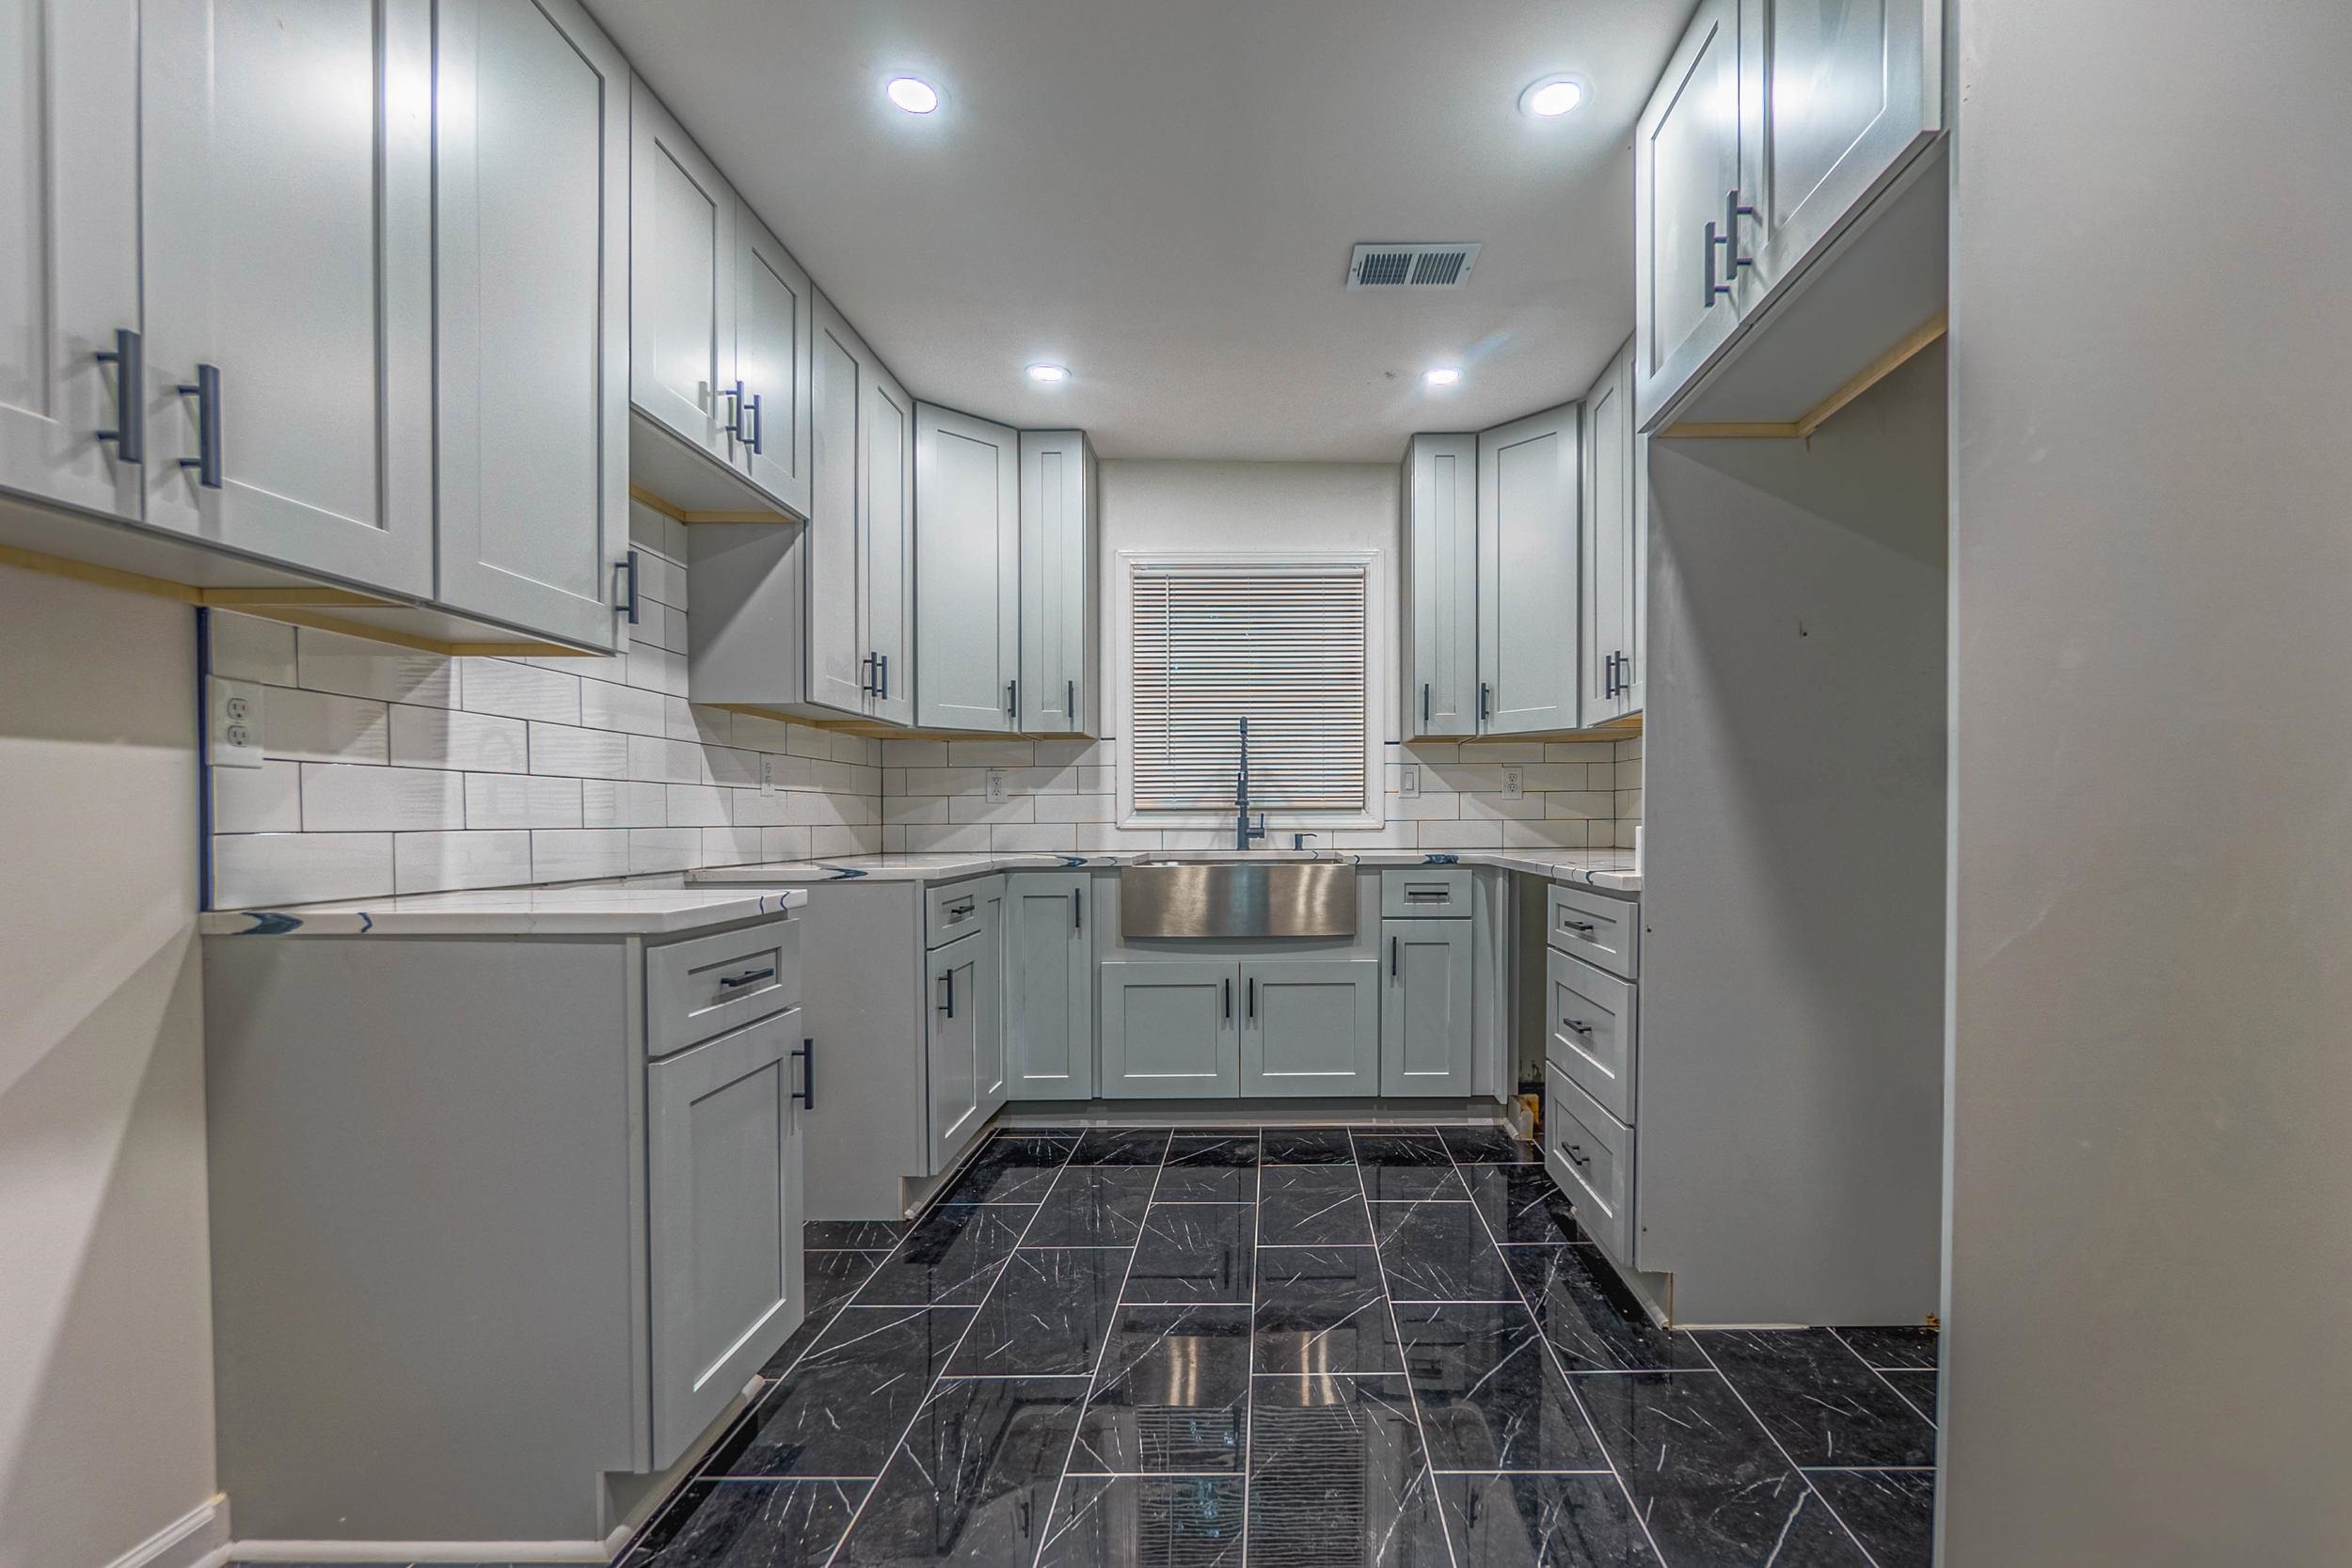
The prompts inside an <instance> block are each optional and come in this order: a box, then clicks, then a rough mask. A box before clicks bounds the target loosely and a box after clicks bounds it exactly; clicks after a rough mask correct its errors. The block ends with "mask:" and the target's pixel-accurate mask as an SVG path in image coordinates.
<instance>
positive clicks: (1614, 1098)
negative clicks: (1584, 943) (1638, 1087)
mask: <svg viewBox="0 0 2352 1568" xmlns="http://www.w3.org/2000/svg"><path fill="white" fill-rule="evenodd" d="M1544 972H1545V976H1546V983H1547V985H1548V987H1549V991H1550V996H1551V1003H1550V1006H1551V1017H1550V1021H1549V1022H1548V1023H1547V1024H1546V1025H1545V1036H1544V1038H1545V1047H1544V1054H1545V1055H1546V1056H1547V1057H1548V1058H1549V1060H1550V1062H1551V1063H1552V1065H1553V1066H1555V1067H1557V1068H1558V1069H1560V1070H1561V1071H1563V1072H1565V1073H1566V1074H1567V1075H1568V1076H1569V1077H1570V1078H1572V1079H1574V1080H1576V1082H1577V1083H1578V1085H1581V1087H1582V1088H1583V1090H1584V1092H1585V1093H1587V1094H1589V1095H1591V1096H1592V1097H1593V1098H1594V1099H1595V1100H1597V1101H1600V1103H1601V1108H1602V1109H1604V1110H1606V1111H1607V1112H1608V1113H1609V1114H1610V1115H1611V1116H1613V1117H1616V1118H1617V1119H1618V1120H1619V1121H1622V1122H1627V1123H1630V1122H1631V1121H1632V1120H1633V1050H1634V1012H1635V996H1634V990H1633V987H1631V986H1630V985H1629V984H1627V983H1626V982H1625V981H1623V980H1620V979H1618V978H1617V977H1616V976H1615V975H1613V974H1603V973H1602V972H1601V971H1599V970H1597V969H1595V968H1594V967H1593V966H1592V965H1591V964H1588V963H1586V962H1585V961H1584V960H1583V959H1581V958H1570V957H1569V956H1568V955H1567V954H1565V953H1563V952H1561V951H1559V950H1558V949H1557V948H1554V949H1551V950H1549V951H1548V952H1546V953H1545V955H1544Z"/></svg>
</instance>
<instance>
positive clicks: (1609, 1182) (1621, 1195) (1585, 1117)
mask: <svg viewBox="0 0 2352 1568" xmlns="http://www.w3.org/2000/svg"><path fill="white" fill-rule="evenodd" d="M1641 923H1642V907H1641V905H1640V904H1639V903H1638V902H1635V901H1633V900H1631V899H1625V898H1613V897H1611V896H1609V895H1606V894H1602V893H1597V892H1593V891H1590V890H1588V889H1584V888H1571V887H1563V886H1561V885H1559V884H1557V883H1554V884H1553V885H1552V886H1550V887H1549V888H1548V889H1547V890H1546V892H1545V913H1544V927H1545V942H1546V946H1545V949H1544V1007H1545V1014H1544V1016H1545V1021H1546V1022H1545V1025H1544V1127H1543V1132H1544V1137H1543V1144H1544V1168H1545V1169H1546V1170H1548V1171H1549V1172H1550V1173H1551V1178H1552V1180H1553V1181H1554V1182H1555V1183H1557V1184H1558V1186H1559V1187H1560V1189H1561V1191H1563V1192H1565V1193H1566V1194H1567V1195H1568V1196H1569V1198H1570V1199H1572V1200H1573V1201H1574V1202H1575V1204H1576V1217H1577V1221H1578V1223H1579V1224H1581V1225H1582V1226H1583V1227H1584V1228H1585V1230H1586V1232H1587V1233H1589V1234H1590V1235H1591V1236H1592V1237H1593V1239H1594V1240H1595V1241H1597V1242H1598V1243H1600V1244H1601V1246H1602V1248H1603V1250H1605V1251H1606V1252H1607V1253H1608V1254H1609V1256H1610V1257H1611V1258H1613V1259H1615V1260H1616V1262H1617V1263H1618V1265H1619V1266H1620V1267H1621V1268H1624V1269H1629V1270H1630V1269H1635V1268H1637V1267H1639V1266H1640V1264H1639V1262H1638V1260H1637V1258H1636V1253H1637V1251H1638V1245H1639V1238H1640V1236H1641V1228H1640V1221H1639V1216H1638V1212H1637V1210H1636V1208H1635V1205H1636V1204H1637V1203H1638V1202H1639V1201H1640V1193H1639V1191H1638V1190H1637V1188H1636V1185H1635V1177H1636V1174H1637V1168H1636V1165H1635V1158H1634V1156H1635V1146H1634V1138H1635V1134H1636V1129H1637V1124H1638V1122H1639V1119H1640V1118H1639V1116H1638V1110H1639V1107H1640V1104H1641V1092H1640V1083H1641V1079H1640V1070H1641V1062H1640V1055H1639V1053H1638V1051H1637V1049H1636V1036H1635V1025H1636V1022H1637V1017H1638V1014H1639V1010H1640V990H1641V988H1640V987H1639V986H1638V985H1636V984H1635V983H1634V982H1633V978H1632V977H1633V976H1634V975H1635V974H1638V973H1639V964H1638V958H1639V954H1640V945H1639V934H1640V930H1641ZM1596 964H1599V965H1603V966H1605V968H1596V967H1595V965H1596ZM1612 972H1613V973H1612Z"/></svg>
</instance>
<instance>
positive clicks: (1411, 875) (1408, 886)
mask: <svg viewBox="0 0 2352 1568" xmlns="http://www.w3.org/2000/svg"><path fill="white" fill-rule="evenodd" d="M1469 913H1470V867H1468V866H1466V865H1454V866H1446V865H1432V866H1426V867H1422V866H1411V867H1407V868H1406V869H1404V870H1401V871H1383V872H1382V873H1380V916H1381V918H1382V919H1384V920H1410V919H1413V918H1414V917H1416V916H1429V917H1433V918H1434V917H1438V916H1452V917H1454V918H1455V919H1459V918H1462V917H1463V916H1466V915H1468V914H1469Z"/></svg>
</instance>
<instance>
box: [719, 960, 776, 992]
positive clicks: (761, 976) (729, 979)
mask: <svg viewBox="0 0 2352 1568" xmlns="http://www.w3.org/2000/svg"><path fill="white" fill-rule="evenodd" d="M775 977H776V966H775V965H774V964H770V965H769V966H768V967H767V968H765V969H747V970H745V971H744V972H743V973H742V974H722V975H720V976H719V989H720V990H734V989H735V988H736V987H738V986H748V985H750V984H751V983H752V982H754V981H755V980H772V979H774V978H775Z"/></svg>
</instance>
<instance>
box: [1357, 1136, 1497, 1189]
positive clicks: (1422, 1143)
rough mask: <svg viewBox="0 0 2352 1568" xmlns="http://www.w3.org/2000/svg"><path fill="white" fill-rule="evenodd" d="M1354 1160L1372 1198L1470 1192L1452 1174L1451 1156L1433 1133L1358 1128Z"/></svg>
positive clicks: (1452, 1160)
mask: <svg viewBox="0 0 2352 1568" xmlns="http://www.w3.org/2000/svg"><path fill="white" fill-rule="evenodd" d="M1356 1163H1357V1164H1359V1165H1360V1166H1362V1167H1363V1177H1364V1196H1367V1197H1370V1198H1371V1199H1373V1200H1374V1201H1375V1202H1389V1203H1409V1202H1416V1201H1419V1200H1422V1199H1424V1198H1450V1199H1466V1198H1468V1197H1469V1196H1470V1190H1469V1189H1468V1188H1466V1187H1464V1186H1463V1185H1462V1179H1461V1177H1459V1176H1457V1175H1456V1174H1454V1159H1453V1156H1452V1155H1450V1154H1448V1153H1447V1152H1446V1148H1445V1145H1444V1144H1443V1143H1441V1142H1439V1141H1438V1138H1437V1137H1436V1136H1435V1135H1434V1134H1432V1135H1428V1136H1419V1135H1411V1134H1406V1133H1396V1132H1359V1133H1357V1134H1356Z"/></svg>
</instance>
